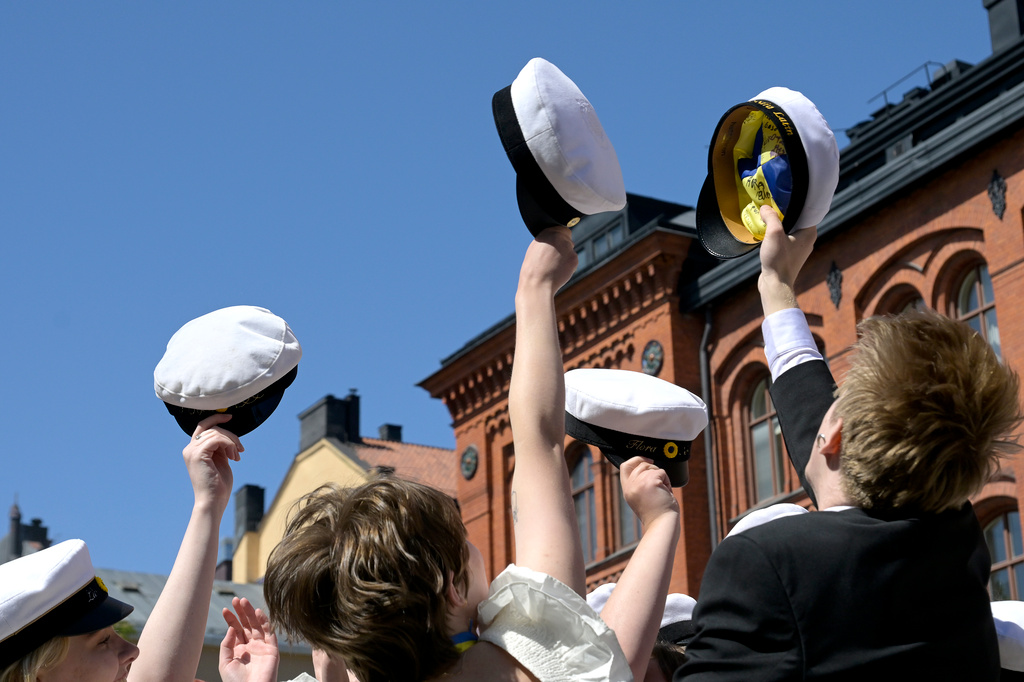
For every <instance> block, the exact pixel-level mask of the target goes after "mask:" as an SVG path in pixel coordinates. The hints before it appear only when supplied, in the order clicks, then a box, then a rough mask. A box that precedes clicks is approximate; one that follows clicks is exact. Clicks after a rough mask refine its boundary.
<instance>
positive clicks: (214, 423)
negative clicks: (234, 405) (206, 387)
mask: <svg viewBox="0 0 1024 682" xmlns="http://www.w3.org/2000/svg"><path fill="white" fill-rule="evenodd" d="M230 419H231V415H229V414H215V415H213V416H211V417H207V418H206V419H204V420H203V421H201V422H199V424H198V425H197V426H196V430H195V433H193V434H192V440H190V441H189V443H188V445H186V446H185V449H184V450H182V451H181V454H182V456H183V457H184V458H185V466H186V468H188V476H189V479H191V481H192V490H193V491H194V492H195V496H196V503H197V504H203V503H209V504H212V505H214V508H215V509H216V510H217V511H218V512H219V513H221V514H223V513H224V510H225V509H226V508H227V505H228V503H229V502H230V500H231V489H232V483H233V480H234V479H233V476H232V474H231V462H237V461H239V460H240V459H241V457H240V455H239V453H241V452H243V451H245V448H244V447H242V442H241V441H240V440H238V436H236V435H235V434H233V433H231V432H230V431H228V430H226V429H222V428H220V426H219V425H220V424H223V423H225V422H227V421H228V420H230Z"/></svg>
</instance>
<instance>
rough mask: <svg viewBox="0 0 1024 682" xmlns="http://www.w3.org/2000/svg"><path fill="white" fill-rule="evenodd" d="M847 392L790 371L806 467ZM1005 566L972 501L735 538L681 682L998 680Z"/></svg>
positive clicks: (715, 559)
mask: <svg viewBox="0 0 1024 682" xmlns="http://www.w3.org/2000/svg"><path fill="white" fill-rule="evenodd" d="M833 386H834V384H833V382H832V376H831V374H830V373H829V370H828V367H827V365H826V364H825V363H824V362H821V361H812V362H807V363H804V364H801V365H798V366H797V367H795V368H793V369H791V370H789V371H787V372H785V373H784V374H783V375H782V376H780V377H779V379H778V381H777V382H775V384H774V386H773V387H772V400H773V402H774V404H775V408H776V411H777V413H778V416H779V420H780V424H781V426H782V430H783V435H784V437H785V439H786V447H787V449H788V451H789V453H790V456H791V458H792V459H793V464H794V466H795V467H796V470H797V472H799V474H800V478H801V481H803V483H804V488H805V490H807V492H808V494H810V495H811V496H812V499H813V491H812V490H811V489H810V487H809V486H808V484H807V482H806V480H805V479H804V467H805V466H806V464H807V461H808V459H809V457H810V452H811V445H812V444H813V441H814V438H815V436H816V435H817V430H818V427H819V426H820V424H821V419H822V417H823V416H824V413H825V412H826V411H827V409H828V407H829V405H830V404H831V400H832V398H831V392H832V388H833ZM990 568H991V560H990V558H989V554H988V549H987V547H986V545H985V541H984V537H983V535H982V532H981V528H980V526H979V525H978V521H977V519H976V517H975V515H974V511H973V510H972V508H971V506H970V505H969V504H966V505H964V507H963V508H961V509H959V510H956V511H950V512H945V513H942V514H931V515H906V514H904V515H900V514H889V515H885V514H878V513H873V512H870V511H866V510H863V509H857V508H855V509H848V510H845V511H840V512H815V513H811V514H801V515H797V516H789V517H783V518H778V519H775V520H773V521H771V522H769V523H766V524H764V525H762V526H757V527H755V528H751V529H749V530H747V531H745V532H744V533H742V534H740V535H736V536H732V537H729V538H726V539H725V540H723V541H722V543H721V544H720V545H719V546H718V548H717V549H716V550H715V551H714V553H712V555H711V559H710V561H709V562H708V565H707V568H706V569H705V572H704V580H703V583H702V584H701V589H700V594H699V598H698V600H697V608H696V609H695V611H694V621H695V623H696V627H697V634H696V636H695V637H694V639H693V641H692V642H691V643H690V645H689V646H688V647H687V661H686V663H685V664H684V665H683V667H681V668H680V669H679V670H678V671H677V672H676V674H675V676H674V678H673V679H674V680H675V681H676V682H679V681H680V680H686V681H687V682H694V681H698V680H736V681H737V682H739V681H740V680H742V681H743V682H753V681H757V680H867V681H868V682H880V681H881V680H890V679H893V680H896V679H899V680H929V681H933V680H958V681H961V680H971V681H974V680H979V681H985V680H998V679H999V651H998V648H997V644H996V635H995V627H994V625H993V622H992V612H991V610H990V607H989V597H988V592H987V590H986V586H987V583H988V575H989V570H990Z"/></svg>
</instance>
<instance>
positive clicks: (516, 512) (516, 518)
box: [512, 490, 519, 526]
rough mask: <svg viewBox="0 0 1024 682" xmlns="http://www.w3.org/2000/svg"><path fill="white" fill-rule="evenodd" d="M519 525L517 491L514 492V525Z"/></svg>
mask: <svg viewBox="0 0 1024 682" xmlns="http://www.w3.org/2000/svg"><path fill="white" fill-rule="evenodd" d="M517 523H519V503H518V502H516V491H515V490H513V491H512V525H513V526H514V525H516V524H517Z"/></svg>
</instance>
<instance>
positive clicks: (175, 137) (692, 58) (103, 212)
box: [0, 0, 991, 573]
mask: <svg viewBox="0 0 1024 682" xmlns="http://www.w3.org/2000/svg"><path fill="white" fill-rule="evenodd" d="M770 8H771V12H763V13H761V14H760V15H758V14H757V13H755V12H754V10H755V9H756V7H755V6H754V5H751V4H750V3H747V2H736V1H733V0H717V1H715V2H685V1H682V0H677V1H675V2H605V1H602V0H591V1H589V2H580V1H577V2H552V1H551V0H545V1H535V0H522V1H520V2H515V3H492V2H404V3H402V2H326V1H316V2H312V1H310V2H244V3H243V2H215V3H209V2H194V1H185V2H174V3H156V2H130V1H127V0H125V1H124V2H106V1H103V0H97V1H96V2H87V3H86V2H80V3H73V2H56V1H55V2H16V1H14V0H8V1H6V2H2V3H0V225H2V234H3V245H2V248H0V283H2V285H0V292H2V298H0V306H2V308H0V309H2V316H3V320H4V325H5V333H4V334H3V335H2V336H0V358H2V364H3V371H2V378H0V389H2V390H0V433H2V434H3V440H2V442H0V453H2V454H0V458H2V459H0V461H2V465H3V468H2V474H0V508H2V509H7V507H8V506H9V505H10V504H11V503H12V502H13V501H14V500H15V497H17V500H18V503H19V505H20V507H21V510H22V513H23V515H24V517H25V518H26V520H27V519H29V518H32V517H41V518H42V519H43V521H44V523H45V524H46V525H48V526H49V528H50V532H51V535H52V537H54V538H55V539H56V540H64V539H68V538H76V537H80V538H83V539H85V540H86V542H87V543H88V544H89V546H90V548H91V549H92V553H93V558H94V561H95V562H96V563H97V565H100V566H104V567H109V568H118V569H125V570H140V571H149V572H154V573H167V572H168V571H169V570H170V567H171V564H172V563H173V559H174V555H175V553H176V551H177V546H178V542H179V540H180V538H181V534H182V532H183V530H184V526H185V523H186V521H187V518H188V514H189V510H190V509H191V488H190V486H189V483H188V479H187V476H186V473H185V469H184V466H183V464H182V460H181V449H182V447H183V446H184V445H185V443H186V442H187V437H186V436H185V435H184V434H183V433H182V432H181V431H180V429H179V428H178V427H177V425H176V424H175V423H174V421H173V420H172V419H171V417H170V416H169V415H168V414H167V413H166V411H165V410H164V407H163V405H162V404H161V403H160V402H159V400H158V399H157V398H156V397H155V396H154V394H153V388H152V385H153V379H152V372H153V368H154V366H155V365H156V363H157V361H158V360H159V359H160V356H161V355H162V353H163V349H164V346H165V344H166V342H167V339H168V338H169V337H170V336H171V334H172V333H173V332H174V331H175V330H176V329H178V327H180V326H181V325H182V324H184V323H185V322H186V321H188V320H189V319H192V318H194V317H197V316H198V315H201V314H204V313H207V312H209V311H211V310H214V309H217V308H221V307H224V306H228V305H236V304H252V305H260V306H264V307H267V308H269V309H271V310H272V311H274V312H275V313H277V314H279V315H281V316H282V317H284V318H285V319H286V320H288V322H289V323H290V324H291V326H292V328H293V330H294V331H295V333H296V335H297V337H298V338H299V341H300V342H301V343H302V346H303V349H304V352H305V354H304V357H303V360H302V363H301V364H300V367H299V374H298V378H297V380H296V382H295V384H294V385H293V386H292V387H291V388H290V389H289V390H288V392H287V393H286V394H285V397H284V400H283V401H282V403H281V406H280V408H279V409H278V411H277V412H276V413H275V414H274V416H273V417H272V418H271V420H270V421H268V422H267V423H266V424H265V425H263V426H262V427H261V428H260V429H259V430H257V431H256V432H254V433H252V434H251V435H249V436H247V437H246V439H245V445H246V448H247V450H246V452H245V453H244V455H243V460H242V461H241V462H240V463H238V464H236V465H235V487H236V488H237V487H238V486H240V485H242V484H244V483H255V484H258V485H262V486H265V487H266V488H267V495H268V502H269V499H270V498H271V497H272V496H273V494H274V493H275V491H276V490H277V486H278V485H279V483H280V481H281V479H282V477H283V475H284V473H285V471H286V470H287V468H288V465H289V463H290V462H291V459H292V457H293V456H294V455H295V453H296V451H297V449H298V440H299V424H298V421H297V419H296V415H297V414H298V413H299V412H301V411H302V410H304V409H305V408H306V407H308V406H309V405H311V404H313V403H314V402H316V401H317V400H319V399H320V398H321V397H323V396H324V395H326V394H328V393H334V394H335V395H338V396H339V397H341V396H344V395H345V394H347V392H348V390H349V389H350V388H356V389H358V391H359V394H360V395H361V397H362V430H363V433H364V434H366V435H371V436H376V434H377V428H378V426H379V425H381V424H383V423H385V422H389V423H396V424H401V425H402V426H403V428H404V439H405V440H406V441H409V442H416V443H423V444H428V445H437V446H443V447H454V435H453V433H452V431H451V428H450V418H449V415H448V412H447V410H446V409H445V407H444V406H443V405H442V403H441V402H440V401H437V400H433V399H431V398H430V397H429V395H428V394H427V393H426V392H425V391H423V390H422V389H420V388H418V387H417V386H416V384H417V383H418V382H419V381H421V380H422V379H424V378H426V377H427V376H429V375H430V374H432V373H433V372H434V371H436V370H437V369H438V368H439V367H440V360H441V359H442V358H444V357H446V356H448V355H449V354H451V353H453V352H455V351H456V350H458V349H459V348H460V347H461V346H462V345H463V344H464V343H465V342H467V341H468V340H469V339H471V338H473V337H474V336H476V335H477V334H478V333H480V332H481V331H483V330H484V329H486V328H487V327H489V326H491V325H492V324H494V323H496V322H498V321H500V320H502V319H503V318H505V317H506V316H507V315H509V314H510V313H511V312H512V308H513V293H514V290H515V280H516V274H517V272H518V266H519V262H520V258H521V256H522V253H523V252H524V250H525V248H526V246H527V243H528V241H529V239H530V237H529V233H528V232H527V231H526V229H525V228H524V227H523V226H522V223H521V222H520V219H519V215H518V212H517V209H516V204H515V198H514V195H515V193H514V176H513V173H512V170H511V167H510V165H509V164H508V161H507V160H506V158H505V156H504V153H503V151H502V149H501V145H500V143H499V141H498V137H497V134H496V133H495V130H494V125H493V122H492V119H491V110H490V101H491V95H492V94H493V93H494V92H495V91H496V90H498V89H500V88H502V87H504V86H505V85H508V84H509V83H510V82H511V81H512V79H513V78H515V76H516V74H517V73H518V72H519V70H520V69H521V68H522V66H523V65H524V64H525V63H526V62H527V61H528V60H529V59H530V58H531V57H534V56H542V57H545V58H547V59H548V60H550V61H552V62H553V63H554V64H556V65H557V66H559V67H560V68H561V69H562V70H563V71H564V72H565V73H566V74H567V75H569V76H570V77H571V78H572V79H573V80H575V81H576V83H577V84H578V85H579V86H580V88H581V89H582V90H583V92H584V93H585V94H586V95H587V96H588V98H589V99H590V101H591V102H592V104H593V105H594V107H595V109H596V111H597V113H598V115H599V117H600V118H601V121H602V123H603V125H604V128H605V130H606V131H607V133H608V135H609V137H610V139H611V140H612V142H613V143H614V145H615V147H616V150H617V152H618V155H619V159H620V161H621V164H622V170H623V174H624V177H625V181H626V188H627V190H628V191H630V192H634V193H638V194H643V195H647V196H652V197H656V198H659V199H665V200H670V201H675V202H679V203H682V204H689V205H692V204H694V203H695V202H696V200H697V194H698V192H699V189H700V185H701V182H702V180H703V176H704V173H705V169H706V155H707V142H708V139H709V138H710V136H711V132H712V130H713V128H714V125H715V123H716V122H717V121H718V118H719V116H720V115H721V114H722V113H723V112H724V111H725V109H726V108H728V107H729V106H731V105H733V104H736V103H738V102H740V101H743V100H745V99H747V98H749V97H752V96H753V95H755V94H756V93H758V92H759V91H761V90H762V89H764V88H766V87H769V86H773V85H785V86H788V87H791V88H794V89H797V90H801V91H803V92H804V93H805V94H807V95H808V96H809V97H810V98H811V99H812V100H814V101H815V102H816V103H817V105H818V107H819V109H820V110H821V111H822V113H823V114H824V115H825V117H826V118H827V119H828V121H829V122H830V124H831V125H832V126H833V128H835V129H836V130H837V131H838V130H841V129H845V128H847V127H849V126H852V125H853V124H855V123H857V122H858V121H861V120H864V119H866V118H868V117H869V115H870V112H872V111H874V110H876V109H877V108H879V106H880V105H881V100H875V101H871V102H869V100H871V98H872V97H874V96H875V95H877V94H878V93H880V92H881V91H882V90H883V89H885V88H886V87H887V86H889V85H890V84H892V83H894V82H896V81H898V80H900V79H901V78H903V77H904V76H905V75H907V74H909V73H911V72H912V71H914V70H915V69H917V68H918V67H919V66H921V65H922V64H924V63H925V62H928V61H932V62H939V63H945V62H948V61H950V60H952V59H954V58H957V59H961V60H964V61H968V62H971V63H977V62H979V61H981V60H982V59H984V58H986V57H987V56H988V55H989V54H990V52H991V45H990V40H989V32H988V23H987V21H988V19H987V15H986V12H985V10H984V8H983V7H982V0H904V1H902V2H893V0H884V1H882V0H858V2H833V1H828V2H823V1H822V0H807V1H800V2H798V1H786V0H779V1H776V2H774V3H770ZM768 17H776V18H777V20H776V21H774V22H770V21H766V19H767V18H768ZM923 84H924V73H923V72H919V73H918V74H917V75H916V76H915V77H914V78H912V79H910V80H908V81H906V82H905V83H903V84H901V85H900V86H898V87H896V88H895V89H894V90H893V91H892V92H891V94H890V97H891V98H894V99H896V100H898V99H899V98H900V96H901V95H902V93H903V92H904V91H906V90H908V89H909V88H910V87H912V86H913V85H923ZM838 138H839V142H840V147H843V146H845V145H846V138H845V136H844V135H842V134H841V133H840V134H838ZM454 465H455V464H454V463H453V466H454ZM232 509H233V503H232V507H231V508H229V511H228V514H227V517H226V519H225V523H224V525H223V527H222V535H225V536H227V535H232V534H233V514H232ZM3 527H4V528H5V527H6V524H5V525H4V526H3ZM3 532H4V531H0V535H2V534H3Z"/></svg>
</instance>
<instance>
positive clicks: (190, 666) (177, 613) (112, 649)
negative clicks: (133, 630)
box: [0, 415, 243, 682]
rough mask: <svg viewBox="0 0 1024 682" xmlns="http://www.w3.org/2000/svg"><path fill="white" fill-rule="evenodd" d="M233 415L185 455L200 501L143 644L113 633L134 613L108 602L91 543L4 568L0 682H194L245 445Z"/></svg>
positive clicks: (215, 423)
mask: <svg viewBox="0 0 1024 682" xmlns="http://www.w3.org/2000/svg"><path fill="white" fill-rule="evenodd" d="M230 419H231V417H230V416H228V415H214V416H211V417H208V418H206V419H205V420H203V421H201V422H200V423H199V424H197V425H196V429H195V432H194V435H193V436H192V437H191V438H190V439H189V442H188V445H186V446H185V449H184V451H183V452H182V455H183V457H184V459H185V465H186V468H187V469H188V473H189V478H190V479H191V481H192V489H193V493H194V494H195V501H194V504H193V508H192V516H191V518H190V519H189V523H188V526H187V528H186V529H185V535H184V537H183V539H182V541H181V546H180V548H179V550H178V555H177V558H176V559H175V562H174V567H173V568H172V569H171V573H170V575H169V576H168V578H167V582H166V584H165V586H164V590H163V592H161V594H160V598H159V599H158V600H157V603H156V605H155V606H154V607H153V611H152V613H151V614H150V616H149V618H148V620H147V623H146V627H145V628H143V630H142V633H141V634H140V636H139V644H138V647H136V646H135V645H134V644H131V643H129V642H125V641H124V640H123V639H121V637H120V636H118V635H117V633H115V632H114V630H113V629H112V626H113V625H114V623H116V622H117V621H119V620H121V619H122V618H124V617H125V616H127V615H128V614H129V613H131V611H132V607H131V606H129V605H127V604H124V603H122V602H119V601H117V600H116V599H113V598H111V597H109V596H108V595H107V591H106V587H105V586H104V585H103V582H102V581H101V580H100V579H99V578H98V577H96V576H95V571H94V570H93V568H92V561H91V559H90V556H89V552H88V549H87V548H86V546H85V543H84V542H82V541H81V540H69V541H67V542H63V543H60V544H58V545H55V546H53V547H50V548H48V549H45V550H42V551H40V552H37V553H35V554H30V555H28V556H25V557H22V558H19V559H15V560H14V561H11V562H8V563H6V564H2V565H0V682H50V681H51V680H54V681H56V680H76V681H82V682H91V681H92V680H96V681H97V682H114V680H124V679H126V678H127V680H129V682H140V681H146V680H157V679H159V680H163V681H166V682H191V681H192V680H194V679H195V672H196V669H197V668H198V666H199V656H200V654H201V653H202V647H203V635H204V632H205V629H206V617H207V613H208V611H209V603H210V592H211V590H212V588H213V577H214V571H215V568H216V561H217V549H218V541H219V536H218V533H219V530H220V521H221V518H222V517H223V515H224V510H225V508H226V507H227V504H228V501H229V500H230V497H231V487H232V475H231V461H237V460H238V459H239V452H241V451H242V449H243V448H242V445H241V443H240V442H239V441H238V437H237V436H236V435H234V434H233V433H231V432H229V431H227V430H225V429H223V428H221V427H220V426H219V424H221V423H224V422H227V421H228V420H230Z"/></svg>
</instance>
